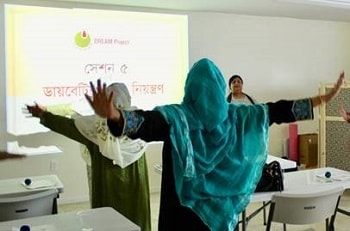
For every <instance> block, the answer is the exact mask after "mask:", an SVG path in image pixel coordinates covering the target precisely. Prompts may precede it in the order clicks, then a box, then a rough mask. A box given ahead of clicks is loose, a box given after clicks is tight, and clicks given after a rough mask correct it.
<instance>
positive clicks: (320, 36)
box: [0, 7, 350, 203]
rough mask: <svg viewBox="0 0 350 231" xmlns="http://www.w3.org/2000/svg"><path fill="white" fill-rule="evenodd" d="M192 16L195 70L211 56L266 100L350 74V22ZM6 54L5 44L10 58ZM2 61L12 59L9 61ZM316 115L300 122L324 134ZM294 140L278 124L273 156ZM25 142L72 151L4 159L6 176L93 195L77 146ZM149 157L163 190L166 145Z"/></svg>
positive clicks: (62, 141) (154, 182)
mask: <svg viewBox="0 0 350 231" xmlns="http://www.w3.org/2000/svg"><path fill="white" fill-rule="evenodd" d="M115 9H116V10H118V8H117V7H115ZM119 9H120V8H119ZM167 13H168V12H167ZM177 13H178V12H177ZM180 13H183V12H180ZM188 15H189V58H190V60H189V62H190V66H191V65H192V64H193V63H194V62H195V61H197V60H198V59H200V58H202V57H208V58H211V59H212V60H213V61H214V62H216V64H217V65H218V66H219V67H220V68H221V70H222V72H223V74H224V75H225V76H226V78H227V79H228V78H229V77H230V76H231V75H232V74H233V73H238V74H241V75H242V77H243V78H244V89H245V91H246V92H247V93H248V94H250V95H251V96H253V97H254V98H256V99H257V100H258V101H260V102H267V101H275V100H278V99H280V98H300V97H308V96H312V95H316V94H317V93H318V87H319V85H320V83H321V82H326V83H329V82H334V81H335V80H336V78H337V76H338V74H339V73H340V71H342V70H345V72H346V73H347V72H350V43H349V41H350V24H349V23H341V22H324V21H311V20H298V19H288V18H270V17H254V16H242V15H233V14H232V15H231V14H220V13H190V14H188ZM0 29H1V28H0ZM1 36H3V35H1ZM1 49H3V47H2V46H0V52H1V53H2V52H3V50H1ZM0 62H4V60H3V57H0ZM0 75H1V83H0V84H1V86H0V87H1V92H0V98H1V100H0V107H1V111H0V120H1V121H5V93H4V91H5V90H4V89H5V79H4V70H0ZM315 113H316V119H315V120H314V121H308V122H300V123H299V132H300V133H308V132H317V130H318V120H317V116H318V111H317V110H315ZM4 131H6V129H5V123H4V122H3V123H1V124H0V140H1V145H2V146H1V147H0V148H2V149H3V148H4V143H5V142H6V141H9V140H10V141H11V140H13V139H15V137H12V136H10V135H9V134H7V133H6V132H4ZM287 136H288V126H287V125H279V126H276V125H273V126H272V127H271V129H270V153H272V154H274V155H277V156H280V155H282V152H283V144H284V141H285V139H286V138H287ZM43 137H44V139H43ZM16 139H17V138H16ZM20 139H21V142H23V144H26V143H28V145H33V141H34V143H36V144H37V145H40V144H50V142H55V143H57V145H58V146H59V147H61V148H63V150H64V153H62V154H56V155H52V156H38V157H31V158H27V159H24V160H16V161H5V162H2V163H0V178H1V179H4V178H9V177H22V176H23V177H25V176H29V175H38V174H57V175H58V176H59V178H60V179H61V180H62V182H63V183H64V185H65V192H64V193H63V194H62V195H61V198H60V202H61V203H67V202H74V201H83V200H86V199H87V198H88V189H87V181H86V173H85V165H84V162H83V161H82V159H81V157H80V151H79V145H78V144H77V143H75V142H73V141H70V140H68V139H67V138H65V137H62V136H59V135H56V134H54V133H52V132H50V133H48V134H46V135H45V136H42V135H37V136H31V137H29V138H28V137H20ZM34 145H35V144H34ZM147 158H148V165H149V172H150V183H151V190H152V191H156V190H159V182H160V176H159V175H158V174H157V173H155V172H154V169H153V165H154V164H155V163H159V162H161V154H160V146H159V145H152V146H151V148H150V149H149V150H148V151H147ZM51 162H54V163H57V166H58V168H57V170H55V171H50V163H51Z"/></svg>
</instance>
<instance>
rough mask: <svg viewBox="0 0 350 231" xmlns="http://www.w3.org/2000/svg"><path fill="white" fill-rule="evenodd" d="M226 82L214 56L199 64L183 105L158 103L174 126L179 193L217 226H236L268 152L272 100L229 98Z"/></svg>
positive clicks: (183, 201) (182, 200)
mask: <svg viewBox="0 0 350 231" xmlns="http://www.w3.org/2000/svg"><path fill="white" fill-rule="evenodd" d="M225 91H226V82H225V79H224V78H223V76H222V74H221V72H220V70H219V69H218V68H217V67H216V66H215V64H214V63H213V62H212V61H210V60H209V59H201V60H200V61H198V62H197V63H195V64H194V65H193V67H192V68H191V70H190V72H189V73H188V76H187V80H186V83H185V96H184V98H183V102H182V103H181V104H176V105H175V104H174V105H167V106H162V107H157V108H156V110H159V111H160V112H161V113H162V114H163V116H164V117H165V119H166V121H167V122H168V124H169V127H170V138H171V142H172V158H173V168H174V178H175V187H176V192H177V195H178V197H179V200H180V203H181V204H182V205H183V206H187V207H189V208H191V209H192V210H193V211H194V212H195V213H196V214H197V215H198V216H199V217H200V218H201V219H202V221H203V222H204V223H205V224H206V225H207V226H208V227H209V228H210V229H211V230H214V231H225V230H233V229H234V228H235V226H236V224H237V222H238V216H239V214H240V213H241V212H242V210H243V209H244V208H245V207H246V206H247V205H248V203H249V201H250V198H251V195H252V193H253V192H254V190H255V187H256V184H257V182H258V181H259V179H260V176H261V171H262V167H263V165H264V163H265V161H266V157H267V146H268V127H269V121H268V112H267V107H266V105H263V104H257V105H234V104H228V103H227V102H226V100H225Z"/></svg>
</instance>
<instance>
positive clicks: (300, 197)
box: [266, 186, 344, 231]
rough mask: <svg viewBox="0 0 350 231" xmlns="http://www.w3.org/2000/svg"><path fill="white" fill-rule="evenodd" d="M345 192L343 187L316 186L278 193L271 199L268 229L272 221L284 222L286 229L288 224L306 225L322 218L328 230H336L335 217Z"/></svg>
mask: <svg viewBox="0 0 350 231" xmlns="http://www.w3.org/2000/svg"><path fill="white" fill-rule="evenodd" d="M343 192H344V188H343V187H322V186H315V187H310V188H308V189H301V190H300V191H298V192H293V193H290V192H281V193H276V194H275V195H274V196H273V197H272V200H271V205H270V211H269V216H268V219H267V224H266V231H269V230H270V228H271V222H279V223H283V230H284V231H286V224H294V225H305V224H314V223H318V222H320V221H322V220H325V222H326V230H327V231H331V230H334V219H335V215H336V212H337V208H338V204H339V200H340V197H341V195H342V194H343ZM330 219H331V220H330Z"/></svg>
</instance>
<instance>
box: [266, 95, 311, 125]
mask: <svg viewBox="0 0 350 231" xmlns="http://www.w3.org/2000/svg"><path fill="white" fill-rule="evenodd" d="M267 106H268V110H269V119H270V125H272V124H273V123H276V124H281V123H292V122H295V121H301V120H310V119H313V118H314V114H313V106H312V101H311V99H298V100H279V101H277V102H274V103H271V102H270V103H267Z"/></svg>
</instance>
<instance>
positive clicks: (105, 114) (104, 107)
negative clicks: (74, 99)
mask: <svg viewBox="0 0 350 231" xmlns="http://www.w3.org/2000/svg"><path fill="white" fill-rule="evenodd" d="M90 87H91V91H92V96H89V95H87V94H85V98H86V99H87V101H88V102H89V104H90V106H91V107H92V108H93V109H94V111H95V113H96V114H97V115H99V116H101V117H102V118H107V119H111V120H116V121H118V120H119V119H120V118H121V114H120V112H119V110H117V109H116V108H115V107H114V104H113V98H114V95H115V93H114V92H113V91H112V92H111V93H110V94H109V95H108V94H107V85H106V83H103V84H101V80H100V79H99V80H97V86H96V87H95V86H94V84H93V83H92V82H90Z"/></svg>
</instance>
